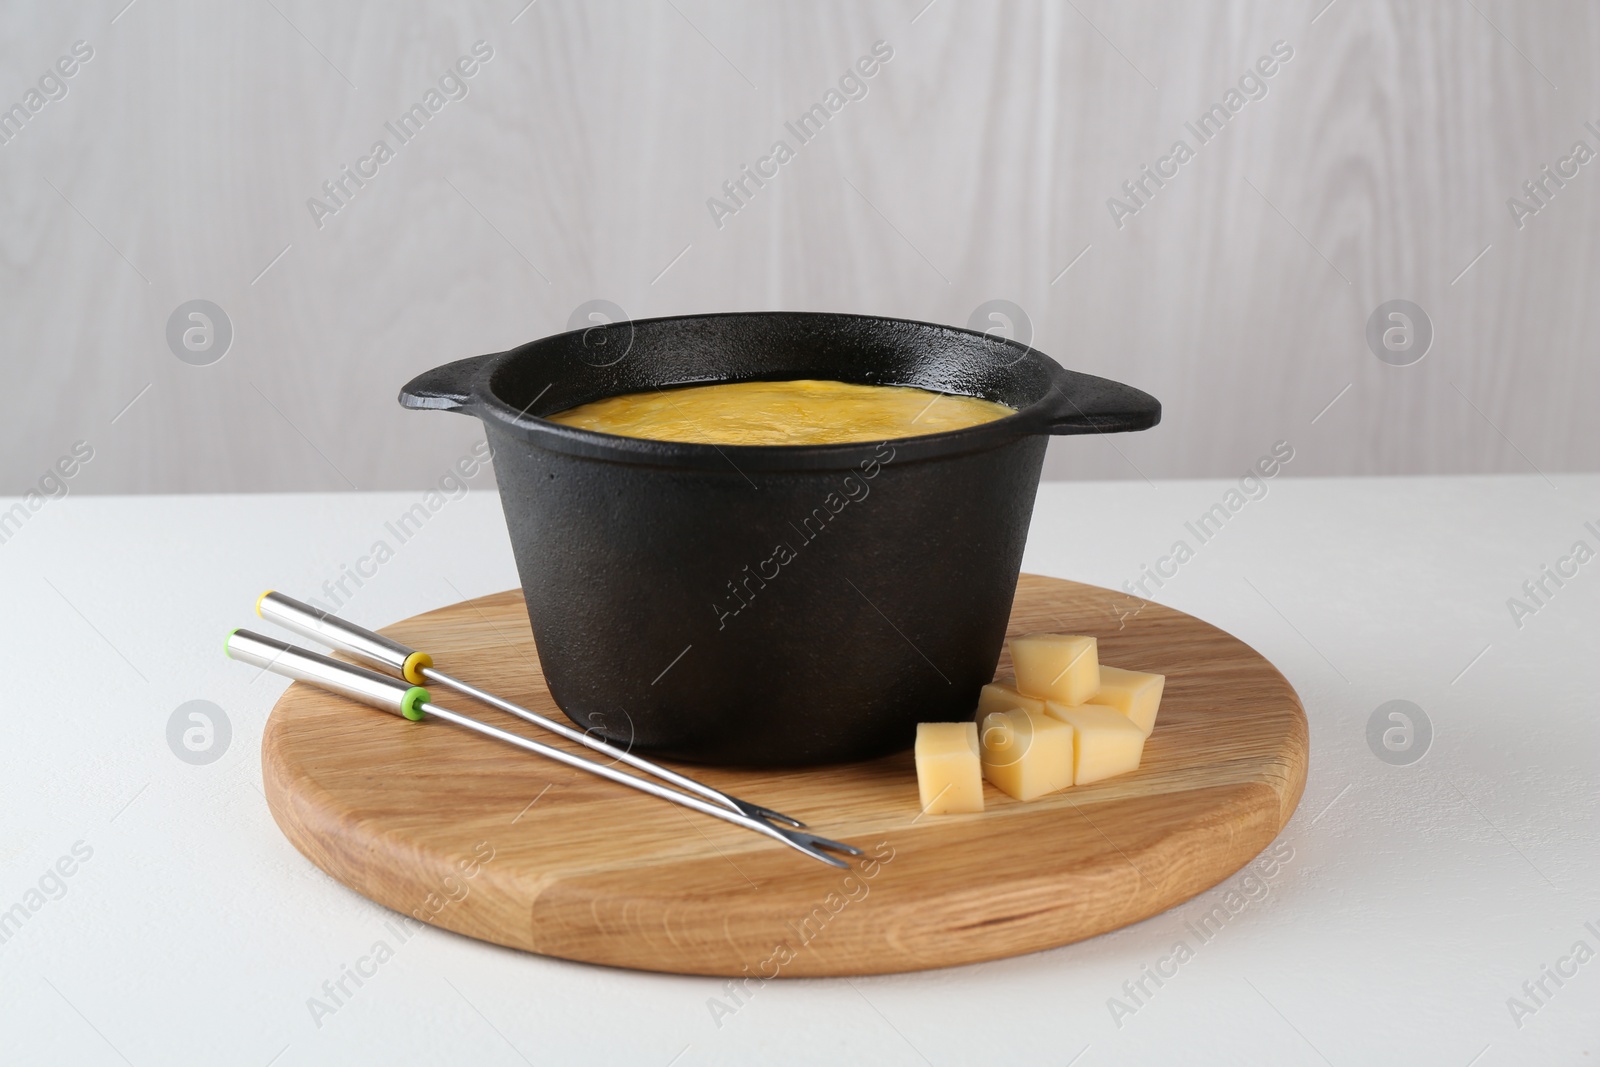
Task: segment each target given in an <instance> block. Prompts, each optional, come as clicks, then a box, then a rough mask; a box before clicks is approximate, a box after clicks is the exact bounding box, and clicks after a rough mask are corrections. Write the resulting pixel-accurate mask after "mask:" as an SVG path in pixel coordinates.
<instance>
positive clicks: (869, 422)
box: [546, 379, 1015, 445]
mask: <svg viewBox="0 0 1600 1067" xmlns="http://www.w3.org/2000/svg"><path fill="white" fill-rule="evenodd" d="M1014 413H1015V411H1014V409H1012V408H1008V407H1006V406H1005V405H1004V404H996V403H994V402H993V401H989V400H979V399H977V398H976V397H970V396H954V395H950V394H947V393H934V392H930V391H928V390H926V389H913V388H909V387H906V386H895V385H853V384H850V383H848V382H827V381H817V380H812V379H801V380H797V381H789V382H720V383H718V384H715V385H692V386H685V387H681V388H675V389H666V390H657V391H653V392H648V393H627V394H624V395H622V396H613V397H607V398H606V399H604V400H596V401H594V402H593V403H591V404H581V405H579V406H578V407H575V408H569V409H567V410H566V411H563V412H560V413H558V414H555V415H549V416H546V417H547V418H549V420H550V421H551V422H557V423H560V424H562V425H563V426H576V427H579V428H581V429H585V430H598V431H600V432H602V433H614V434H619V435H621V436H623V437H648V438H653V439H655V440H658V441H684V442H690V443H697V444H713V445H827V444H842V443H845V442H850V441H883V440H889V439H891V438H897V437H919V436H922V435H924V434H932V433H943V432H945V431H947V430H960V429H964V428H966V427H968V426H976V425H978V424H979V423H984V422H992V421H994V420H995V419H1001V418H1004V417H1006V416H1007V415H1011V414H1014Z"/></svg>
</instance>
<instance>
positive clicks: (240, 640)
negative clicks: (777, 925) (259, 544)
mask: <svg viewBox="0 0 1600 1067" xmlns="http://www.w3.org/2000/svg"><path fill="white" fill-rule="evenodd" d="M226 649H227V653H228V657H229V658H230V659H236V660H238V661H240V662H241V663H248V664H250V665H252V666H255V667H260V668H261V669H262V670H266V671H271V672H272V673H274V674H281V675H283V676H284V677H285V678H293V679H294V680H296V681H300V682H307V683H310V684H311V685H315V686H317V687H318V688H321V689H326V690H328V691H329V692H332V693H338V694H339V695H341V696H346V697H349V698H350V699H352V700H357V701H360V702H361V703H363V704H370V705H371V706H373V707H375V708H381V709H383V710H384V711H387V712H390V713H391V714H394V715H401V716H404V717H405V718H407V719H410V720H412V721H413V722H422V721H423V720H426V719H440V720H442V721H444V722H447V723H450V724H451V725H453V726H459V727H461V728H462V729H465V730H471V731H472V732H473V733H477V734H482V735H483V736H484V737H488V738H492V739H493V740H496V741H501V742H503V743H505V744H508V745H512V746H514V747H516V748H520V749H523V750H524V751H527V752H532V753H534V754H535V755H539V756H544V757H546V758H547V759H552V760H555V761H556V762H557V763H563V764H566V765H567V766H568V767H573V768H575V769H577V770H580V771H587V772H588V773H590V774H595V775H599V776H600V777H601V778H606V779H609V780H611V781H613V782H616V783H617V784H618V785H625V786H628V787H629V788H630V789H637V790H639V791H640V792H643V793H649V794H650V795H651V796H655V797H660V798H661V799H662V800H669V801H671V802H672V803H674V804H679V805H682V806H683V807H685V808H689V809H691V810H693V811H698V812H702V813H704V814H706V815H711V816H713V817H715V818H718V819H721V820H723V821H724V822H731V823H733V824H734V825H735V826H742V827H744V828H745V829H747V830H754V831H755V832H756V833H758V834H764V835H766V836H767V837H770V838H772V839H773V840H775V841H781V842H783V843H784V844H785V845H788V846H789V847H790V848H792V849H794V850H795V851H797V852H803V853H805V854H806V855H807V856H810V857H811V858H812V859H816V860H821V861H822V862H823V863H826V864H828V865H830V866H833V867H839V868H842V869H844V870H849V864H847V863H845V862H844V861H843V860H841V859H839V858H838V857H836V856H830V855H828V854H827V853H826V852H824V851H822V850H823V849H824V848H828V847H830V846H832V847H834V848H842V849H844V850H848V851H849V852H851V853H852V854H856V855H859V854H860V850H858V849H855V848H854V847H852V846H849V845H843V846H840V844H839V843H838V842H834V841H827V840H826V839H825V838H819V837H817V836H816V835H814V834H808V833H801V832H800V831H797V830H788V829H784V828H783V827H781V826H773V825H772V824H771V823H769V822H767V820H765V819H762V818H758V817H755V816H751V815H744V814H742V813H739V812H735V811H730V810H728V809H727V808H723V807H718V806H717V805H716V804H712V803H710V802H709V801H705V800H701V799H700V798H699V797H693V796H688V795H687V794H684V793H680V792H678V791H677V790H675V789H668V788H667V787H666V786H663V785H657V784H656V783H655V782H652V781H649V780H647V779H644V778H638V777H635V776H634V775H631V774H626V773H624V772H622V771H619V770H617V769H616V768H614V767H610V766H607V765H605V764H603V763H594V762H592V761H590V760H586V759H584V758H583V757H581V756H576V755H573V754H572V753H570V752H567V751H565V750H564V749H559V748H556V747H554V746H553V745H546V744H543V743H541V742H538V741H533V740H530V739H529V738H526V737H521V736H519V735H517V734H514V733H510V732H509V731H506V730H502V729H500V728H499V727H496V726H490V725H489V724H488V723H486V722H480V721H479V720H477V719H474V718H471V717H469V716H466V715H462V714H459V713H458V712H454V711H450V710H448V709H446V708H442V707H440V706H439V705H437V704H435V703H433V699H432V697H431V695H430V694H429V693H428V691H427V690H426V689H424V688H423V687H422V686H419V685H412V684H411V683H410V682H405V681H401V680H400V679H398V678H391V677H389V676H388V675H385V674H379V673H377V672H376V671H369V670H367V669H366V668H365V667H356V666H353V665H352V664H349V663H342V662H340V661H339V660H336V659H330V658H329V657H327V656H323V655H320V654H318V653H316V652H311V651H308V650H306V649H303V648H297V647H296V646H294V645H291V644H287V643H285V642H283V641H277V640H274V639H272V638H270V637H263V636H261V635H260V634H256V633H251V632H250V631H249V630H234V631H232V632H230V633H229V634H228V639H227V643H226Z"/></svg>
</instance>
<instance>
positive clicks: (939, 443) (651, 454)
mask: <svg viewBox="0 0 1600 1067" xmlns="http://www.w3.org/2000/svg"><path fill="white" fill-rule="evenodd" d="M733 318H768V319H771V318H791V319H801V318H804V319H832V320H835V321H837V320H842V319H848V320H855V321H858V322H870V323H878V324H885V323H887V324H894V325H901V326H912V327H916V328H918V329H922V330H931V331H935V332H937V333H941V334H947V335H948V334H956V335H963V336H967V337H974V338H981V339H982V340H983V342H984V344H986V345H988V346H990V347H991V348H995V349H998V350H1002V351H1010V352H1015V353H1016V358H1014V359H1012V360H1011V361H1010V362H1008V363H1006V364H1005V366H1006V367H1010V366H1014V365H1016V364H1018V363H1022V362H1024V361H1031V362H1033V363H1034V364H1035V365H1037V366H1041V367H1042V368H1043V369H1044V370H1045V372H1046V373H1047V375H1048V377H1049V381H1050V385H1049V388H1047V389H1046V390H1045V392H1044V394H1043V395H1042V396H1040V397H1038V398H1037V399H1035V400H1034V401H1032V402H1031V403H1029V404H1027V405H1026V406H1024V407H1022V408H1019V409H1017V410H1016V412H1015V413H1013V414H1011V415H1007V416H1005V417H1003V418H999V419H994V420H991V421H989V422H984V423H979V424H977V425H975V426H968V427H965V428H962V429H957V430H946V431H943V432H940V433H932V434H919V435H916V436H912V437H895V438H889V439H887V443H889V444H890V445H891V446H892V447H893V448H894V451H895V459H896V462H903V461H905V460H915V459H933V458H939V457H944V456H956V455H963V454H967V453H971V452H978V451H984V450H987V449H991V448H997V447H1001V446H1003V445H1006V444H1010V443H1012V442H1014V441H1016V440H1018V439H1021V438H1026V437H1033V436H1041V435H1056V436H1060V435H1069V434H1084V433H1123V432H1128V431H1133V430H1143V429H1148V428H1149V427H1151V426H1154V425H1156V424H1157V423H1159V422H1160V421H1161V404H1160V402H1159V401H1157V400H1156V399H1155V398H1154V397H1152V396H1150V395H1149V394H1148V393H1145V392H1143V391H1142V390H1139V389H1136V388H1134V387H1132V386H1128V385H1123V384H1122V383H1120V382H1115V381H1112V380H1110V379H1107V378H1100V377H1097V376H1095V375H1090V374H1083V373H1081V372H1078V371H1070V370H1067V369H1066V368H1064V367H1062V366H1061V364H1059V363H1057V362H1056V361H1055V360H1054V359H1052V358H1051V357H1049V356H1047V355H1045V354H1044V353H1043V352H1041V351H1039V350H1038V349H1037V348H1034V347H1033V346H1031V345H1024V344H1021V343H1019V342H1017V341H1012V340H1010V339H1007V338H997V337H995V336H993V335H991V334H984V333H979V332H977V331H975V330H967V329H962V328H960V327H956V326H947V325H943V324H940V323H933V322H924V321H921V320H918V319H900V318H893V317H889V316H883V315H860V314H854V313H847V312H818V311H733V312H710V313H699V314H689V315H664V316H657V317H653V318H647V319H628V320H625V321H626V322H627V323H629V324H630V325H632V326H641V325H655V324H659V323H668V322H681V321H686V320H708V319H733ZM583 332H584V331H583V330H566V331H562V332H561V333H558V334H551V335H549V336H546V337H541V338H538V339H536V340H533V341H529V342H527V343H525V344H522V345H518V346H517V347H515V348H511V349H507V350H506V351H503V352H494V353H489V354H487V355H482V356H474V357H471V358H468V359H464V360H457V361H455V362H453V363H447V364H444V365H443V366H440V367H436V368H434V369H433V370H430V371H426V372H424V373H422V374H420V375H418V376H417V377H416V378H413V379H412V380H411V381H410V382H408V383H407V384H406V385H405V387H404V388H403V389H402V390H401V391H400V397H399V399H400V403H401V405H402V406H404V407H407V408H413V409H431V410H444V411H459V412H461V413H463V414H469V415H473V416H476V417H477V418H479V419H481V420H482V421H483V422H484V423H485V426H488V425H489V424H490V423H491V422H493V423H494V424H495V426H496V428H497V429H499V430H501V431H503V432H509V433H511V434H513V435H515V436H517V437H519V438H521V439H522V440H524V441H526V442H527V443H529V444H532V445H536V446H539V447H543V448H548V449H551V450H554V451H558V452H565V453H569V454H575V455H581V456H586V457H589V458H592V459H599V460H609V461H612V462H618V463H629V464H645V465H652V466H670V467H681V468H715V469H722V470H727V469H728V468H729V467H732V468H733V470H734V471H737V472H739V473H741V474H742V473H743V471H744V470H746V469H752V470H784V469H790V470H793V469H830V470H831V469H836V470H846V469H852V468H855V467H857V466H859V465H860V464H861V463H862V462H868V461H871V460H872V459H874V458H879V459H881V452H880V450H881V448H882V446H883V445H884V444H885V443H886V442H885V441H879V440H871V441H850V442H842V443H836V444H803V445H733V444H726V445H721V444H704V443H698V442H688V441H663V440H658V439H655V438H643V437H626V436H623V435H621V434H611V433H604V432H602V431H599V430H588V429H582V428H579V427H575V426H565V425H562V424H560V423H555V422H551V421H550V420H548V419H546V418H543V417H541V416H538V415H530V414H528V413H527V408H530V407H532V406H533V404H536V403H537V402H538V398H537V397H536V398H535V400H534V401H533V402H532V403H530V404H528V405H527V406H526V407H524V408H522V409H518V408H515V407H513V406H512V405H511V404H509V403H507V402H506V401H505V400H503V399H502V398H501V397H500V396H499V395H498V394H496V392H495V391H494V388H493V378H494V376H495V374H496V372H497V371H499V370H500V368H501V367H503V366H505V365H506V364H508V363H510V362H511V361H513V360H515V359H517V358H519V357H521V356H523V355H524V354H526V353H528V352H529V350H530V349H532V348H533V347H534V346H535V345H541V344H544V343H545V342H548V341H552V340H554V339H556V338H558V337H566V336H571V335H573V334H581V333H583ZM719 380H720V381H759V380H767V379H762V378H761V377H760V376H759V375H757V376H753V377H751V378H724V379H715V378H713V379H704V380H698V381H687V382H682V383H673V384H674V385H682V386H692V385H712V384H716V383H717V382H718V381H719ZM770 380H780V379H770ZM781 380H787V379H781ZM860 384H871V385H903V386H907V387H911V388H918V389H924V390H927V391H929V392H933V391H935V390H930V389H928V387H927V386H926V385H921V384H917V383H915V382H889V381H879V382H862V383H860ZM668 387H669V388H670V387H672V386H668ZM541 395H542V394H541ZM614 395H620V394H614ZM947 395H971V394H955V393H950V394H947ZM979 399H994V398H992V397H980V398H979ZM997 402H999V401H997Z"/></svg>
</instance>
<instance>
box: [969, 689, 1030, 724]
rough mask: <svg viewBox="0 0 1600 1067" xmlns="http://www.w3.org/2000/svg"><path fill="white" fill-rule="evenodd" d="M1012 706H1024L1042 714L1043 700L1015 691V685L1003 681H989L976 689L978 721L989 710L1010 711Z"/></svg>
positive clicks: (981, 719) (980, 720)
mask: <svg viewBox="0 0 1600 1067" xmlns="http://www.w3.org/2000/svg"><path fill="white" fill-rule="evenodd" d="M1012 708H1024V709H1026V710H1028V711H1031V712H1033V713H1034V714H1035V715H1043V714H1044V701H1042V700H1039V699H1037V698H1036V697H1027V696H1023V695H1022V694H1021V693H1019V692H1017V687H1016V686H1014V685H1007V684H1006V683H1005V682H990V683H989V684H988V685H986V686H984V687H983V688H982V689H980V690H979V691H978V721H979V722H982V721H983V717H984V716H985V715H987V714H989V713H990V712H991V711H1010V710H1011V709H1012Z"/></svg>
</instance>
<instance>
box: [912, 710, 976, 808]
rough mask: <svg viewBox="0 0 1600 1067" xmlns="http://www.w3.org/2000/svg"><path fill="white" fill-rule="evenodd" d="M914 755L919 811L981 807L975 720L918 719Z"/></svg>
mask: <svg viewBox="0 0 1600 1067" xmlns="http://www.w3.org/2000/svg"><path fill="white" fill-rule="evenodd" d="M916 759H917V790H918V792H919V793H921V795H922V812H923V814H925V815H945V814H950V813H957V812H972V811H982V810H983V773H982V769H981V765H980V764H979V762H978V726H977V724H976V723H970V722H919V723H918V724H917V747H916Z"/></svg>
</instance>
